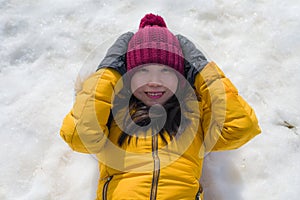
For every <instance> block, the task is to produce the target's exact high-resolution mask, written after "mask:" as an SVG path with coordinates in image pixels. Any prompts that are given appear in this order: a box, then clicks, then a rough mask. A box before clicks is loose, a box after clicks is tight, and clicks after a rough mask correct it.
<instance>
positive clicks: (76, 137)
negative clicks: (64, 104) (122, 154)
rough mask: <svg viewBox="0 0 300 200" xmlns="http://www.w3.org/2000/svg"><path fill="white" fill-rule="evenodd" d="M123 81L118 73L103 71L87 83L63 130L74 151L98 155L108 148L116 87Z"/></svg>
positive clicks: (64, 136) (108, 70) (68, 115)
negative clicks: (109, 121) (108, 126)
mask: <svg viewBox="0 0 300 200" xmlns="http://www.w3.org/2000/svg"><path fill="white" fill-rule="evenodd" d="M120 77H121V75H120V74H119V73H118V72H117V71H115V70H114V69H111V68H103V69H100V70H98V71H97V72H96V73H95V74H93V75H92V76H91V77H90V78H88V79H87V80H86V81H85V82H84V84H83V89H82V91H80V92H79V93H78V94H77V96H76V100H75V103H74V105H73V108H72V110H71V111H70V112H69V113H68V114H67V116H66V117H65V119H64V121H63V124H62V127H61V130H60V135H61V137H62V138H63V139H64V140H65V142H66V143H68V145H69V146H70V147H71V148H72V149H73V150H74V151H78V152H83V153H98V152H99V151H100V150H101V148H102V147H103V145H104V144H105V142H106V138H107V137H108V134H109V130H108V128H107V122H108V120H109V115H110V110H111V104H112V103H111V102H112V98H113V94H114V87H115V85H116V83H117V81H118V80H119V78H120Z"/></svg>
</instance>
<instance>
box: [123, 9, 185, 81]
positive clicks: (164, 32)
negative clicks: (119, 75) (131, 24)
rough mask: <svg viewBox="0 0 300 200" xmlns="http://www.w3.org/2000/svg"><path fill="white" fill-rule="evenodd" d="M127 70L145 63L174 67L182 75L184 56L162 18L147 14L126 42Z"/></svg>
mask: <svg viewBox="0 0 300 200" xmlns="http://www.w3.org/2000/svg"><path fill="white" fill-rule="evenodd" d="M126 61H127V71H129V70H131V69H133V68H135V67H137V66H140V65H143V64H147V63H157V64H163V65H167V66H169V67H172V68H174V69H175V70H177V71H178V72H179V73H181V74H182V75H184V58H183V54H182V50H181V47H180V44H179V41H178V39H177V38H176V37H175V36H174V35H173V34H172V33H171V32H170V31H169V30H168V28H167V26H166V23H165V22H164V19H163V18H162V17H160V16H158V15H154V14H147V15H145V17H144V18H142V20H141V22H140V26H139V30H138V32H137V33H135V34H134V36H133V37H132V38H131V40H130V41H129V43H128V49H127V54H126Z"/></svg>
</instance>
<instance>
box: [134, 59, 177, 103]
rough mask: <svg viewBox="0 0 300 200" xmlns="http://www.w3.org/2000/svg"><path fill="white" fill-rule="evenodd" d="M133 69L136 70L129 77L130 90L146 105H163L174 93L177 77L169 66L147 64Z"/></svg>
mask: <svg viewBox="0 0 300 200" xmlns="http://www.w3.org/2000/svg"><path fill="white" fill-rule="evenodd" d="M134 70H136V71H135V72H134V74H133V76H132V79H131V91H132V93H133V95H134V96H135V97H136V98H138V99H139V100H141V101H142V102H143V103H144V104H146V105H147V106H152V105H154V104H160V105H163V104H164V103H165V102H166V101H167V100H169V99H170V98H171V97H172V96H173V94H175V92H176V90H177V86H178V78H177V75H176V72H175V70H174V69H172V68H171V67H168V66H166V65H160V64H147V65H143V66H140V67H138V68H137V69H134Z"/></svg>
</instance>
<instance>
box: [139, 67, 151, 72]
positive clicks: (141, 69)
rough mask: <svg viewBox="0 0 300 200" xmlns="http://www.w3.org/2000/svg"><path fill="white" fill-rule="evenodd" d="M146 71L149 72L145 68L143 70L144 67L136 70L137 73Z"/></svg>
mask: <svg viewBox="0 0 300 200" xmlns="http://www.w3.org/2000/svg"><path fill="white" fill-rule="evenodd" d="M148 71H149V70H148V69H146V68H144V67H142V68H140V69H138V72H148Z"/></svg>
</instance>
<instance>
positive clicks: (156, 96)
mask: <svg viewBox="0 0 300 200" xmlns="http://www.w3.org/2000/svg"><path fill="white" fill-rule="evenodd" d="M145 93H146V95H147V96H148V97H149V98H150V99H159V98H160V97H162V96H163V95H164V93H165V92H145Z"/></svg>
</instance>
